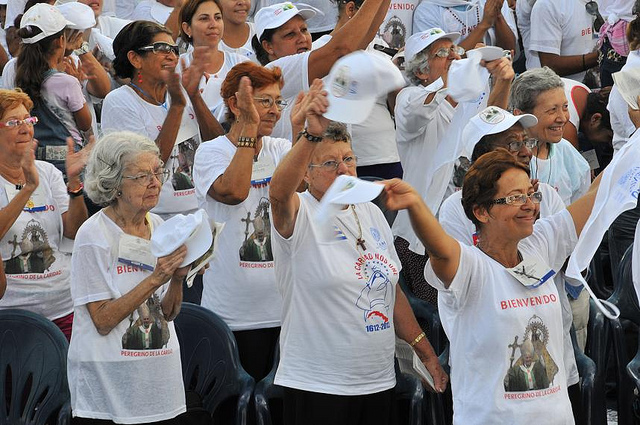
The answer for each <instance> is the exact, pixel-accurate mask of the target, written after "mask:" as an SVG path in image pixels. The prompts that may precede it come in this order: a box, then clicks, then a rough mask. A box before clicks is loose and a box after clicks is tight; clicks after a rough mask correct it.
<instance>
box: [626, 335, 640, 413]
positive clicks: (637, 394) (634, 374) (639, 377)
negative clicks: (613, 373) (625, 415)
mask: <svg viewBox="0 0 640 425" xmlns="http://www.w3.org/2000/svg"><path fill="white" fill-rule="evenodd" d="M627 373H628V374H629V376H630V377H631V379H632V380H633V382H634V384H635V391H634V396H633V403H632V406H631V408H632V411H633V417H634V419H635V421H636V423H640V329H639V331H638V351H637V352H636V355H635V357H634V358H633V359H632V360H631V361H630V362H629V364H628V365H627Z"/></svg>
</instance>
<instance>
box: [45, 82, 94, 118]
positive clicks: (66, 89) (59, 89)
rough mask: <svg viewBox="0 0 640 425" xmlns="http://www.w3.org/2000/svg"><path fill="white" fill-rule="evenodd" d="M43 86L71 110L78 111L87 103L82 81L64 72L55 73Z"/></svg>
mask: <svg viewBox="0 0 640 425" xmlns="http://www.w3.org/2000/svg"><path fill="white" fill-rule="evenodd" d="M43 86H44V87H43V88H45V89H46V90H47V91H48V92H49V93H51V95H53V96H55V97H57V98H58V99H59V101H60V104H62V105H64V106H66V108H67V109H68V110H69V111H71V112H78V111H79V110H80V109H82V107H83V106H84V104H85V98H84V95H83V94H82V86H81V85H80V81H78V79H77V78H75V77H72V76H70V75H68V74H65V73H64V72H57V73H55V74H53V75H52V76H51V77H49V78H48V79H47V80H46V81H45V82H44V84H43Z"/></svg>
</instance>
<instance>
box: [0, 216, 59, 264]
mask: <svg viewBox="0 0 640 425" xmlns="http://www.w3.org/2000/svg"><path fill="white" fill-rule="evenodd" d="M7 243H8V244H9V245H11V246H12V250H11V256H10V258H9V259H8V260H7V261H5V262H4V269H5V273H6V274H21V273H44V272H45V271H47V270H48V269H49V267H51V265H52V264H53V263H54V262H55V261H56V257H55V256H54V255H53V249H52V248H51V246H50V245H49V238H48V237H47V232H46V231H45V230H44V228H43V227H42V226H41V225H40V223H39V222H37V221H36V220H33V219H32V220H29V222H28V223H27V225H26V226H25V227H24V230H23V231H22V235H21V236H18V235H17V234H14V235H13V238H12V239H10V240H9V241H8V242H7ZM18 249H19V250H20V251H19V252H20V253H19V254H18Z"/></svg>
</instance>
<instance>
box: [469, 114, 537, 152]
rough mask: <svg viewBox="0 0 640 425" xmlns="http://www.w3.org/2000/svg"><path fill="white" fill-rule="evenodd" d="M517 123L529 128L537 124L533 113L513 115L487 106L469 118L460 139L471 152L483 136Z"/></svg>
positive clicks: (504, 129) (506, 128) (501, 130)
mask: <svg viewBox="0 0 640 425" xmlns="http://www.w3.org/2000/svg"><path fill="white" fill-rule="evenodd" d="M517 123H520V124H521V125H522V127H524V128H529V127H533V126H534V125H536V124H538V119H537V118H536V117H535V115H531V114H522V115H513V114H511V113H510V112H508V111H505V110H504V109H502V108H499V107H497V106H489V107H487V108H485V109H483V110H482V111H480V112H479V113H478V114H477V115H475V116H474V117H473V118H471V119H470V120H469V122H468V123H467V125H466V126H465V127H464V130H462V140H463V142H464V144H465V146H466V147H467V150H468V152H473V148H474V147H475V145H476V144H477V143H478V142H479V141H480V139H482V138H483V137H484V136H487V135H489V134H498V133H502V132H503V131H506V130H508V129H510V128H511V127H512V126H513V125H514V124H517Z"/></svg>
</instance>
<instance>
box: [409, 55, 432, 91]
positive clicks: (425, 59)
mask: <svg viewBox="0 0 640 425" xmlns="http://www.w3.org/2000/svg"><path fill="white" fill-rule="evenodd" d="M416 72H422V73H427V72H429V47H427V48H425V49H424V50H422V51H421V52H419V53H418V54H417V55H415V56H414V58H413V59H411V60H410V61H405V63H404V75H405V76H406V77H407V78H408V79H409V81H410V82H411V84H413V85H414V86H417V85H419V84H420V83H422V80H421V79H420V78H418V77H416Z"/></svg>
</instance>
